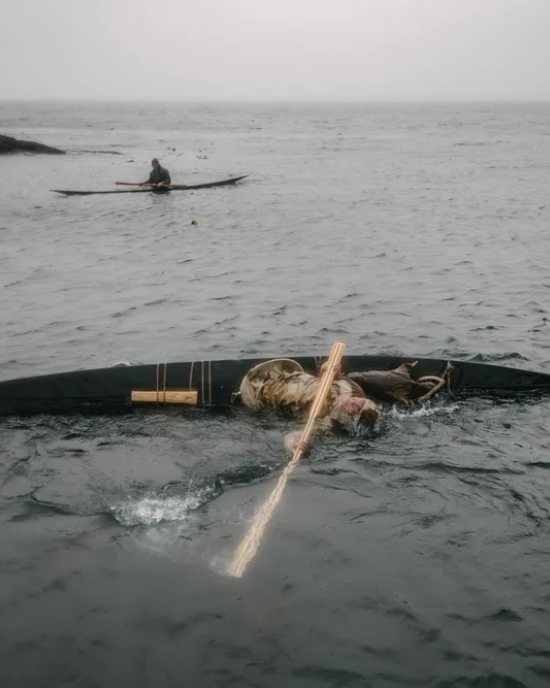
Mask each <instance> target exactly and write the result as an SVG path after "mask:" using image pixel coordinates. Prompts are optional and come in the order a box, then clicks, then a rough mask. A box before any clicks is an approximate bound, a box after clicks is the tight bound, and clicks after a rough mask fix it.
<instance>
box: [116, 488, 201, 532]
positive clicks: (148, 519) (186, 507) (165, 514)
mask: <svg viewBox="0 0 550 688" xmlns="http://www.w3.org/2000/svg"><path fill="white" fill-rule="evenodd" d="M203 502H204V497H203V496H202V495H201V494H200V493H199V494H189V495H186V496H185V497H167V498H159V497H144V498H142V499H138V500H129V501H127V502H125V503H124V504H121V505H119V506H117V507H115V508H114V509H113V513H114V516H115V518H116V520H117V521H118V522H119V523H120V524H121V525H122V526H140V525H142V526H154V525H158V524H159V523H170V522H181V521H186V520H188V518H189V514H190V513H191V512H193V511H195V510H196V509H198V508H199V506H200V505H201V504H202V503H203Z"/></svg>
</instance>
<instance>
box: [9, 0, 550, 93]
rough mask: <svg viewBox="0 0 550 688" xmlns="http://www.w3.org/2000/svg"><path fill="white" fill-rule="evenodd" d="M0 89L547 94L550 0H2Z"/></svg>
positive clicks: (36, 90)
mask: <svg viewBox="0 0 550 688" xmlns="http://www.w3.org/2000/svg"><path fill="white" fill-rule="evenodd" d="M0 10H1V14H0V16H1V17H2V19H1V21H0V99H9V98H37V99H41V98H48V99H55V98H69V99H71V98H75V99H76V98H94V99H95V98H97V99H112V98H115V99H142V98H170V99H171V98H175V99H187V98H192V99H214V100H217V99H220V100H233V99H235V100H237V99H247V100H260V99H293V100H294V99H319V100H324V99H346V100H388V99H390V100H394V99H398V100H399V99H401V100H410V99H414V100H416V99H421V100H423V99H428V100H440V99H441V100H448V99H532V100H548V99H550V79H548V76H547V70H548V65H550V40H548V35H549V33H550V0H161V1H160V2H155V1H152V0H16V1H15V2H14V1H13V0H0Z"/></svg>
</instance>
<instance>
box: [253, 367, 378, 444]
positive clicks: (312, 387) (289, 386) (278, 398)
mask: <svg viewBox="0 0 550 688" xmlns="http://www.w3.org/2000/svg"><path fill="white" fill-rule="evenodd" d="M325 366H326V364H324V366H323V367H322V368H321V372H322V371H323V370H324V367H325ZM336 373H337V377H336V379H335V380H334V382H333V383H332V386H331V388H330V390H329V393H328V396H327V400H326V402H325V405H324V407H323V409H322V410H321V412H320V414H319V416H318V418H317V420H316V421H315V424H314V429H313V434H314V435H320V434H324V433H330V432H337V431H338V430H348V431H350V430H351V431H352V432H353V430H354V429H355V428H356V427H357V426H358V425H362V426H366V427H370V428H372V427H375V426H376V425H378V423H379V421H380V420H381V419H382V409H381V407H380V406H379V404H377V403H376V402H374V401H372V400H371V399H367V398H366V396H365V393H364V392H363V390H362V389H361V387H360V386H359V385H358V384H357V383H355V382H353V381H352V380H350V379H348V378H346V377H345V376H342V375H341V367H340V365H338V366H337V369H336ZM320 382H321V379H320V378H319V377H317V376H315V375H310V374H309V373H306V372H305V371H304V370H303V369H302V367H301V366H300V365H299V364H298V363H297V362H296V361H293V360H291V359H275V360H271V361H266V362H265V363H262V364H260V365H258V366H256V367H255V368H253V369H252V370H249V371H248V373H247V374H246V375H245V377H244V379H243V381H242V384H241V387H240V396H241V400H242V402H243V403H244V404H245V405H246V406H248V407H249V408H252V409H260V408H262V407H265V406H271V407H275V408H279V409H281V410H284V411H287V412H290V414H291V415H292V416H294V417H296V418H302V419H305V418H307V415H308V413H309V409H310V407H311V404H312V403H313V400H314V399H315V395H316V393H317V390H318V388H319V384H320ZM301 434H302V433H301V432H292V433H290V434H289V435H287V436H286V437H285V448H286V449H287V450H288V451H290V452H291V453H293V452H294V451H295V450H296V449H297V448H299V447H300V448H302V450H305V448H306V447H305V446H302V444H301V442H300V437H301Z"/></svg>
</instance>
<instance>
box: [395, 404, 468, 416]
mask: <svg viewBox="0 0 550 688" xmlns="http://www.w3.org/2000/svg"><path fill="white" fill-rule="evenodd" d="M458 409H459V406H458V404H451V405H450V406H429V405H422V406H421V407H420V408H417V409H414V410H412V411H403V410H401V409H398V408H397V407H396V406H392V408H391V410H390V412H389V415H390V416H391V417H392V418H398V419H399V420H406V419H408V418H427V417H429V416H435V415H436V414H447V415H451V414H452V413H454V412H455V411H458Z"/></svg>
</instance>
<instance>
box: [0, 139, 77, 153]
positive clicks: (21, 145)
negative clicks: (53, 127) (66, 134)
mask: <svg viewBox="0 0 550 688" xmlns="http://www.w3.org/2000/svg"><path fill="white" fill-rule="evenodd" d="M9 153H45V154H49V155H65V151H63V150H60V149H59V148H52V146H46V145H44V144H43V143H36V142H35V141H21V140H19V139H15V138H13V137H12V136H4V135H3V134H0V155H6V154H9Z"/></svg>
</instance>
